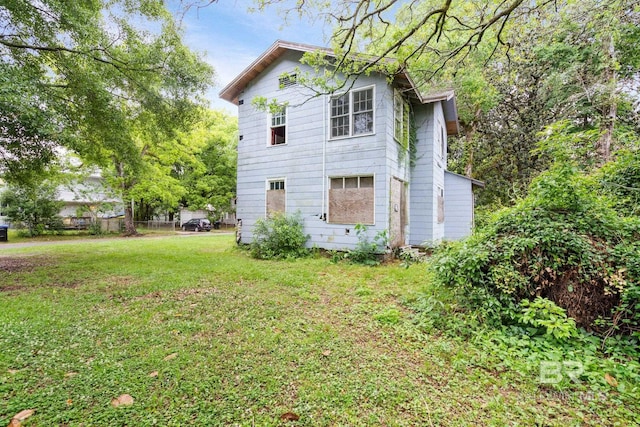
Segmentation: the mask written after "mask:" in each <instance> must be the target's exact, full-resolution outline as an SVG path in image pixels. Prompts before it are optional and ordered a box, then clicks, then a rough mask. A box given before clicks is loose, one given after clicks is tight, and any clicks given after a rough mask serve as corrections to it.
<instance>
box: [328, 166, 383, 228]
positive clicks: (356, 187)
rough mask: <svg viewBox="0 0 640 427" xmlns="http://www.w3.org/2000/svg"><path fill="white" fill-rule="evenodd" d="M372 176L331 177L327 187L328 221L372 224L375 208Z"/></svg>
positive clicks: (333, 222)
mask: <svg viewBox="0 0 640 427" xmlns="http://www.w3.org/2000/svg"><path fill="white" fill-rule="evenodd" d="M374 203H375V191H374V184H373V176H372V175H368V176H342V177H334V178H331V182H330V187H329V220H328V222H329V223H332V224H369V225H371V224H373V223H374V222H375V220H374V213H375V212H374V210H375V206H374Z"/></svg>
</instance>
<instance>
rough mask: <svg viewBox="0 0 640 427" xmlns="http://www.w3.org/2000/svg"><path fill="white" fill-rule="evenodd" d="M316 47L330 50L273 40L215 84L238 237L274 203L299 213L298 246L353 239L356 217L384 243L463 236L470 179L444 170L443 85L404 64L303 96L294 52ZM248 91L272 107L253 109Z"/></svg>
mask: <svg viewBox="0 0 640 427" xmlns="http://www.w3.org/2000/svg"><path fill="white" fill-rule="evenodd" d="M316 51H321V52H323V53H325V54H327V55H332V52H331V51H330V50H328V49H326V48H321V47H317V46H310V45H304V44H299V43H290V42H285V41H276V42H275V43H274V44H273V45H272V46H271V47H270V48H269V49H268V50H267V51H266V52H265V53H263V54H262V55H261V56H260V57H259V58H257V59H256V60H255V61H254V62H253V63H252V64H251V65H249V67H248V68H246V69H245V70H244V71H243V72H242V73H241V74H240V75H238V76H237V77H236V78H235V79H234V80H233V81H231V83H229V84H228V85H227V86H226V87H225V88H224V89H223V90H222V91H221V92H220V97H221V98H223V99H225V100H227V101H229V102H232V103H234V104H236V105H237V106H238V126H239V141H238V180H237V211H236V215H237V218H238V221H239V222H241V224H242V234H241V238H240V242H241V243H250V242H251V240H252V238H253V236H252V228H253V226H254V224H255V222H256V220H257V219H258V218H261V217H262V218H263V217H266V216H268V215H269V214H270V213H272V212H276V211H281V212H286V213H295V212H298V211H299V212H300V213H301V214H302V216H303V218H304V226H305V233H307V234H308V235H309V236H310V239H309V241H308V242H307V244H308V245H309V246H313V245H315V246H317V247H321V248H325V249H352V248H354V247H355V245H356V244H357V243H358V238H357V236H356V232H355V228H354V227H355V225H356V224H364V225H366V226H367V227H368V228H367V232H368V234H369V237H370V238H373V236H375V235H376V234H377V233H379V232H384V231H386V232H387V233H388V236H389V246H390V247H399V246H404V245H407V244H410V245H423V244H430V243H435V242H438V241H441V240H443V239H458V238H461V237H464V236H466V235H468V234H470V233H471V228H472V225H473V193H472V186H473V185H481V184H482V183H480V182H478V181H475V180H471V179H469V178H466V177H464V176H461V175H456V174H453V173H450V172H447V171H446V166H447V135H452V134H456V133H457V132H458V116H457V110H456V103H455V98H454V94H453V91H445V92H439V93H435V94H429V95H423V94H422V93H420V91H419V90H418V89H417V87H416V86H415V84H414V83H413V81H412V80H411V77H410V76H409V74H407V73H406V72H399V73H398V74H396V75H395V76H393V78H392V79H389V78H388V76H386V75H382V74H375V73H372V74H371V75H368V76H360V77H358V78H357V79H356V80H355V81H352V82H349V84H347V85H346V86H345V87H346V88H347V89H345V90H344V91H341V92H337V93H334V94H327V95H322V96H315V97H314V96H312V95H313V93H312V91H311V90H310V89H309V88H307V87H305V85H304V84H301V82H303V79H302V78H301V79H298V78H297V75H298V73H300V74H301V75H302V73H312V72H313V69H312V68H311V67H309V66H306V65H304V64H301V62H300V59H301V57H302V55H303V54H304V53H305V52H316ZM258 98H260V99H265V98H266V99H267V100H276V102H277V103H278V105H281V106H282V107H281V108H280V109H279V110H278V109H275V110H274V109H267V110H268V111H267V110H265V109H264V108H258V107H256V106H254V105H256V103H253V102H252V101H253V100H254V99H258ZM410 141H411V143H410ZM410 147H411V148H410Z"/></svg>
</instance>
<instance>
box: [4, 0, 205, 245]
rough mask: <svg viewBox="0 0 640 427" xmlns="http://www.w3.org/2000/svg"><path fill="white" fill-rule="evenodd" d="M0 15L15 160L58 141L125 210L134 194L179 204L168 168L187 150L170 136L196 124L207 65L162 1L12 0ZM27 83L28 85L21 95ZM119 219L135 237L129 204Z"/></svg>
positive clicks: (42, 155) (41, 153)
mask: <svg viewBox="0 0 640 427" xmlns="http://www.w3.org/2000/svg"><path fill="white" fill-rule="evenodd" d="M2 13H3V22H4V23H5V24H6V25H3V27H2V29H1V30H0V58H2V59H0V64H1V66H2V67H3V69H2V71H4V70H5V69H9V71H10V72H9V73H7V74H6V75H5V74H4V73H2V75H3V77H5V76H6V77H8V78H7V79H6V80H4V81H3V86H4V83H6V84H7V87H10V88H11V89H10V91H13V92H14V93H15V94H14V95H13V96H12V97H11V99H10V100H9V103H10V104H11V105H14V104H15V107H12V106H11V105H9V103H8V104H6V105H5V104H2V105H0V108H2V110H3V111H2V113H3V114H1V115H0V116H3V117H4V116H5V114H4V113H5V112H6V110H7V109H9V113H11V114H9V115H8V116H7V117H12V119H11V120H13V118H14V117H15V118H16V119H17V120H19V121H20V123H19V124H18V125H15V126H14V125H13V123H9V124H8V125H7V126H0V128H2V132H3V133H8V134H9V135H8V137H7V138H5V137H4V135H3V138H1V140H2V144H3V146H4V142H5V141H9V145H10V146H9V151H10V152H12V153H13V152H15V151H16V150H14V149H13V148H14V145H15V144H14V141H20V140H21V139H22V136H23V135H25V136H26V138H25V139H26V140H27V141H28V143H26V144H25V145H24V147H23V148H21V149H20V150H18V154H20V155H21V157H20V158H21V159H24V160H17V162H18V164H19V165H23V166H24V165H25V162H27V161H29V159H31V158H37V159H38V160H39V162H38V163H37V164H38V165H39V164H41V163H46V162H48V161H50V157H51V156H50V153H51V152H52V148H51V145H53V146H56V145H62V146H64V147H65V148H67V149H69V150H72V151H74V152H76V153H77V154H79V155H80V157H81V158H82V160H83V161H84V162H86V163H91V164H98V165H100V166H101V168H102V172H103V176H104V177H105V178H107V179H108V183H109V184H110V186H111V187H112V188H117V189H118V190H120V191H121V193H122V194H121V197H122V198H123V199H124V202H125V205H126V206H129V202H130V201H131V200H134V199H139V198H140V197H138V196H139V195H140V194H152V195H153V196H155V197H162V200H163V201H165V202H167V200H168V203H171V202H174V204H177V201H178V200H179V196H175V194H176V193H177V192H179V191H176V190H180V189H179V188H177V187H176V185H174V184H175V180H174V178H173V177H172V176H171V171H172V167H173V165H174V163H175V161H176V158H179V157H180V155H181V153H182V152H186V151H188V150H187V149H185V145H183V144H180V141H178V140H177V139H176V135H177V133H178V131H180V130H185V129H189V128H190V127H191V126H192V125H193V123H195V122H196V121H197V120H198V118H199V109H200V106H201V105H202V104H203V100H202V99H201V98H199V95H200V94H202V93H204V91H205V90H206V89H207V87H208V84H209V83H210V82H211V78H212V75H213V71H212V69H211V67H210V66H209V65H208V64H206V63H205V62H204V61H203V60H202V59H201V58H200V57H199V56H198V55H196V54H195V53H193V52H191V51H190V50H189V49H188V48H187V47H186V46H185V45H184V44H183V43H182V39H181V38H182V34H181V28H180V26H179V22H178V21H177V20H176V19H174V18H173V17H172V16H171V14H170V13H169V11H168V10H167V9H166V7H165V6H164V4H163V3H162V2H159V1H156V0H133V1H131V0H115V1H103V0H100V1H89V2H71V3H70V2H67V1H62V0H42V1H40V2H38V3H37V4H34V3H32V2H24V1H10V2H5V3H4V4H3V8H2ZM12 68H13V69H12ZM22 70H24V71H25V74H24V75H22V74H21V73H22ZM26 86H32V87H33V89H30V90H27V91H20V88H22V87H26ZM3 99H4V98H3ZM7 105H9V107H7ZM13 113H15V114H13ZM47 123H49V124H48V125H47ZM5 131H6V132H5ZM181 145H182V147H181ZM0 166H4V165H0ZM9 166H11V165H9ZM9 166H7V168H9V169H10V171H12V174H13V175H15V176H17V177H21V176H22V175H23V174H19V173H13V170H14V169H16V168H13V169H11V168H10V167H9ZM22 169H24V168H22ZM17 170H18V172H20V170H21V169H20V168H17ZM172 197H177V198H178V199H174V200H172ZM125 216H126V224H127V229H128V233H129V234H134V233H135V227H134V225H133V218H132V216H131V209H129V208H125Z"/></svg>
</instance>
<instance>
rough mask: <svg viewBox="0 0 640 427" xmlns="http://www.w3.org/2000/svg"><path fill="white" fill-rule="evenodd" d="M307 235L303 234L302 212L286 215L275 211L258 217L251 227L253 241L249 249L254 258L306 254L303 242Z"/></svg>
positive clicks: (305, 240) (292, 256)
mask: <svg viewBox="0 0 640 427" xmlns="http://www.w3.org/2000/svg"><path fill="white" fill-rule="evenodd" d="M307 240H309V236H308V235H306V234H304V221H303V219H302V214H301V213H300V212H297V213H295V214H293V215H286V214H284V213H280V212H277V213H275V214H273V215H271V216H270V217H268V218H258V220H257V221H256V224H255V226H254V227H253V241H252V242H251V246H250V250H251V255H252V256H253V257H254V258H259V259H286V258H299V257H303V256H306V255H307V254H308V252H309V251H308V250H307V249H306V248H305V243H306V242H307Z"/></svg>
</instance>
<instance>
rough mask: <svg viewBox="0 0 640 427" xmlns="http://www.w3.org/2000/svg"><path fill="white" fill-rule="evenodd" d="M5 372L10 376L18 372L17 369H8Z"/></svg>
mask: <svg viewBox="0 0 640 427" xmlns="http://www.w3.org/2000/svg"><path fill="white" fill-rule="evenodd" d="M7 372H9V373H10V374H11V375H15V374H17V373H18V372H20V371H18V370H17V369H8V370H7Z"/></svg>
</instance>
